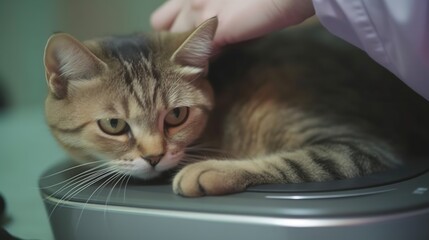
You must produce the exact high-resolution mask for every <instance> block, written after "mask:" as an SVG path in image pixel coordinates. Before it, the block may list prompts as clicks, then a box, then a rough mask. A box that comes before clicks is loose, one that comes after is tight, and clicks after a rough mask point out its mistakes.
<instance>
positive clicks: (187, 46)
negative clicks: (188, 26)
mask: <svg viewBox="0 0 429 240" xmlns="http://www.w3.org/2000/svg"><path fill="white" fill-rule="evenodd" d="M217 24H218V19H217V17H213V18H210V19H208V20H206V21H205V22H203V23H202V24H200V25H199V26H198V27H197V28H196V29H195V30H194V31H193V32H192V33H191V34H190V35H189V36H188V37H187V38H186V40H185V41H184V42H183V43H182V44H181V45H180V47H179V48H178V49H177V50H176V51H175V52H174V53H173V55H172V56H171V61H173V62H174V63H176V64H178V65H180V66H181V68H180V69H179V71H180V72H182V73H185V74H186V73H187V74H197V73H202V72H204V71H205V70H206V69H207V66H208V63H209V58H210V56H211V54H212V40H213V37H214V35H215V32H216V28H217Z"/></svg>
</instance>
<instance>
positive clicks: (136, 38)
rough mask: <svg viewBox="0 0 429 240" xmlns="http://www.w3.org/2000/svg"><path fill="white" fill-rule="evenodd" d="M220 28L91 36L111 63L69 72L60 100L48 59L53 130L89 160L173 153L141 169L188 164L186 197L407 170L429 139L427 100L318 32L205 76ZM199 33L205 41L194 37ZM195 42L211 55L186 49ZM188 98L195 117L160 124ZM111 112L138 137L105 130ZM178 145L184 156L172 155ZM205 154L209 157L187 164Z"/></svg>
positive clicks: (235, 58)
mask: <svg viewBox="0 0 429 240" xmlns="http://www.w3.org/2000/svg"><path fill="white" fill-rule="evenodd" d="M213 28H215V23H213V21H212V22H211V23H210V22H209V23H208V24H206V25H204V24H203V25H202V26H200V28H199V29H197V30H196V31H194V32H193V33H191V34H189V33H183V34H167V33H155V34H153V35H132V36H127V37H111V38H106V39H99V40H93V41H88V42H86V43H85V47H86V48H88V49H89V50H90V51H91V52H92V53H93V54H94V55H95V56H96V57H97V58H98V59H99V60H100V62H102V63H104V64H105V65H106V66H107V70H105V71H103V72H102V74H98V75H96V77H92V78H90V79H86V80H67V81H69V82H70V84H69V85H68V86H67V95H66V97H64V98H60V99H59V98H58V97H55V88H54V87H55V86H56V85H55V84H51V81H54V80H55V79H54V80H50V79H53V78H52V77H49V76H52V75H50V68H49V66H50V65H49V64H47V76H48V83H49V84H51V85H50V86H51V87H50V90H51V91H50V94H49V96H48V98H47V101H46V113H47V120H48V123H49V125H50V127H51V129H52V132H53V134H54V136H55V137H56V138H57V139H58V140H59V142H60V143H61V144H62V146H64V148H65V149H66V150H68V151H69V153H70V154H71V155H72V156H73V157H74V158H75V159H77V160H81V161H91V160H94V159H100V158H101V159H110V161H112V162H127V163H129V164H132V163H133V161H137V160H136V159H140V158H144V156H147V155H154V154H163V155H164V156H169V157H170V158H167V157H164V158H162V159H161V161H160V163H159V164H158V165H156V167H150V166H147V167H146V168H145V171H146V170H147V171H148V173H147V175H146V176H142V175H139V174H137V175H138V177H141V178H152V177H155V176H157V175H159V174H160V173H161V172H163V171H166V170H168V169H171V168H173V167H177V166H179V165H185V167H183V168H181V169H180V171H179V172H178V173H177V174H176V176H175V177H174V180H173V189H174V191H175V192H176V193H178V194H181V195H184V196H202V195H220V194H227V193H233V192H239V191H243V190H244V189H245V188H247V187H248V186H253V185H258V184H268V183H299V182H314V181H329V180H336V179H345V178H352V177H357V176H363V175H366V174H371V173H374V172H379V171H383V170H386V169H390V168H393V167H397V166H400V165H401V164H403V163H404V162H406V159H408V157H409V156H411V155H412V154H411V153H417V152H418V151H417V148H416V146H417V145H418V144H417V143H420V142H422V143H423V142H424V140H426V139H424V138H425V137H427V136H429V134H428V131H427V130H426V129H424V128H423V127H422V126H423V124H422V123H425V121H427V120H428V119H429V118H428V116H429V114H428V113H429V107H428V104H427V103H426V102H425V101H424V100H422V99H421V98H420V97H418V96H416V95H415V94H413V93H412V91H411V90H409V89H408V88H407V87H406V86H404V85H403V84H402V83H401V82H400V81H399V80H397V79H396V78H395V77H394V76H392V75H391V74H389V73H388V72H387V71H385V70H383V69H381V68H380V67H379V66H377V65H376V64H374V63H373V62H372V61H371V60H370V59H369V58H368V57H366V56H364V54H362V53H361V52H360V51H358V50H356V49H354V48H352V47H349V46H347V45H345V44H344V43H342V42H339V41H338V40H336V39H333V38H331V37H330V36H329V35H328V34H327V33H326V32H324V31H322V30H320V29H319V28H313V27H311V29H310V30H308V29H292V30H288V31H287V32H283V33H279V34H275V35H273V36H270V37H267V38H265V39H261V40H258V41H255V42H251V43H246V44H241V45H238V46H234V47H231V48H229V49H227V50H225V51H224V53H223V54H222V55H221V56H218V57H217V58H216V60H215V61H213V62H212V63H211V65H210V71H209V72H208V75H207V76H205V75H203V74H202V72H200V71H199V70H198V71H194V70H195V69H205V68H206V67H207V66H205V64H207V63H206V62H205V61H206V59H205V58H204V57H207V56H206V55H208V54H207V51H209V50H210V48H209V47H208V46H205V45H204V43H206V42H204V41H210V39H211V37H212V36H209V35H207V34H212V33H213V31H212V29H213ZM201 29H202V30H201ZM207 29H208V30H207ZM201 32H202V33H203V35H201V34H202V33H201ZM198 34H200V35H201V36H203V37H202V38H200V39H199V38H197V39H193V38H194V36H197V37H198ZM194 40H199V41H201V42H195V41H194ZM188 41H189V42H190V44H188V45H187V46H185V47H184V45H186V44H187V43H188ZM195 44H197V45H198V48H199V51H201V52H200V53H204V54H200V53H193V54H190V53H189V52H187V51H192V49H187V47H189V46H194V45H195ZM48 52H54V53H55V51H54V50H52V51H48ZM174 56H180V59H186V61H183V62H178V61H179V60H180V59H179V60H178V61H176V62H175V59H174ZM194 57H197V58H201V59H195V58H194ZM46 58H48V60H49V56H48V57H45V59H46ZM53 58H55V56H53ZM88 59H90V60H91V59H92V58H90V57H88ZM176 60H177V59H176ZM94 61H95V60H94ZM97 61H98V60H97ZM45 62H46V60H45ZM48 63H49V61H48ZM189 64H190V65H189ZM204 71H205V70H204ZM54 76H55V75H54ZM207 79H208V80H207ZM209 83H210V84H209ZM213 91H214V96H215V97H213ZM181 106H188V107H190V109H191V111H190V116H189V119H188V120H187V121H186V123H184V124H183V125H181V126H179V127H177V128H172V129H167V128H160V127H159V126H160V119H161V122H162V121H163V116H165V113H166V112H168V110H170V109H172V108H174V107H181ZM411 108H412V109H413V111H411ZM404 113H406V114H404ZM102 118H120V119H124V120H126V121H127V123H128V124H129V125H130V128H131V133H129V134H128V135H123V136H106V134H103V133H101V131H100V129H99V128H98V126H97V124H96V120H97V119H102ZM161 124H162V123H161ZM195 144H198V145H199V146H201V145H205V146H209V147H205V148H203V147H197V146H194V145H195ZM410 146H412V147H413V148H412V149H411V148H410ZM207 148H209V149H207ZM178 152H179V153H182V155H180V159H178V158H179V157H176V158H175V157H171V156H173V155H174V154H175V153H178ZM189 152H191V153H192V154H187V153H189ZM195 155H198V156H197V157H195ZM194 158H197V159H199V160H201V159H204V161H198V162H195V163H191V164H187V163H188V162H192V161H191V160H192V159H194ZM171 159H172V160H171ZM170 160H171V161H170ZM173 160H174V161H173ZM169 161H170V162H172V163H168V162H169ZM180 162H182V164H180ZM159 166H160V167H159Z"/></svg>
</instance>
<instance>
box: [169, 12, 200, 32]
mask: <svg viewBox="0 0 429 240" xmlns="http://www.w3.org/2000/svg"><path fill="white" fill-rule="evenodd" d="M195 15H196V13H195V12H193V11H191V9H190V7H189V6H184V7H183V8H182V9H181V11H180V13H179V14H178V15H177V17H176V19H175V20H174V23H173V24H172V25H171V28H170V31H171V32H185V31H189V30H191V29H193V28H195V27H196V18H195Z"/></svg>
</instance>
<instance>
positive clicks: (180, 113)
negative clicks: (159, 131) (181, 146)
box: [164, 107, 189, 127]
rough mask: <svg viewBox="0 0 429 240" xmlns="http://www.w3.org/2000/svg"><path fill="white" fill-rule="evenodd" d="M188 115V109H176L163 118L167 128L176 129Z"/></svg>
mask: <svg viewBox="0 0 429 240" xmlns="http://www.w3.org/2000/svg"><path fill="white" fill-rule="evenodd" d="M188 115H189V108H188V107H177V108H174V109H172V110H171V111H170V112H169V113H167V116H165V119H164V122H165V124H166V125H167V127H177V126H179V125H181V124H183V123H184V122H185V121H186V119H187V118H188Z"/></svg>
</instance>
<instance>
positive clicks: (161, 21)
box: [150, 0, 182, 31]
mask: <svg viewBox="0 0 429 240" xmlns="http://www.w3.org/2000/svg"><path fill="white" fill-rule="evenodd" d="M181 5H182V1H181V0H169V1H167V2H165V3H164V4H163V5H162V6H161V7H159V8H158V9H157V10H155V12H153V13H152V15H151V17H150V22H151V25H152V27H153V28H154V29H155V30H158V31H160V30H168V29H170V27H171V25H172V24H173V22H174V20H175V19H176V17H177V15H178V14H179V11H180V9H181Z"/></svg>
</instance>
